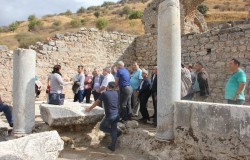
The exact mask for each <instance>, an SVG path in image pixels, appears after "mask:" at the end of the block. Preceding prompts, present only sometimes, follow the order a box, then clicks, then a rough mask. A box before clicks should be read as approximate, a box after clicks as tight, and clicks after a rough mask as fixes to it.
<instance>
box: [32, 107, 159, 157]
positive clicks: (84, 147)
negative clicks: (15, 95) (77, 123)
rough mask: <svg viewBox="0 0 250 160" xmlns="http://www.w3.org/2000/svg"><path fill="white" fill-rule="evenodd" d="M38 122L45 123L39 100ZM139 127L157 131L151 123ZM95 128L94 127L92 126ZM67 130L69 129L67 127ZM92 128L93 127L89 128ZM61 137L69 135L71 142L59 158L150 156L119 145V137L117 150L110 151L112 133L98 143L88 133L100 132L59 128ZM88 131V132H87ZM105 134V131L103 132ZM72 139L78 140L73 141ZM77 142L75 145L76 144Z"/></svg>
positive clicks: (37, 108) (37, 109)
mask: <svg viewBox="0 0 250 160" xmlns="http://www.w3.org/2000/svg"><path fill="white" fill-rule="evenodd" d="M149 112H150V113H152V112H153V109H152V108H151V107H150V108H149ZM36 123H37V124H39V123H40V124H41V125H43V123H44V122H43V121H42V119H41V117H40V112H39V102H38V103H37V104H36ZM139 127H141V128H145V129H147V130H149V131H150V132H155V130H156V128H155V127H153V125H151V124H142V123H139ZM92 129H93V128H92ZM65 130H67V129H65ZM89 130H91V129H89ZM58 132H59V134H60V136H61V137H67V138H68V139H69V141H70V142H69V143H68V144H67V143H65V147H64V150H63V151H62V152H61V153H60V155H59V158H58V159H59V160H148V159H150V158H149V157H148V156H146V155H143V153H139V152H137V151H135V150H132V149H129V148H122V147H120V145H119V139H118V142H117V147H116V150H115V152H112V151H110V150H109V149H108V148H107V146H108V145H109V144H110V142H111V138H110V135H106V136H105V137H104V138H103V139H102V140H101V141H100V143H98V144H96V145H92V144H90V142H89V141H90V138H89V136H88V134H100V133H96V132H98V131H94V132H95V133H90V132H91V131H87V130H85V131H77V132H75V131H72V132H68V131H66V132H65V131H60V130H58ZM87 132H88V133H87ZM102 134H103V133H102ZM72 141H78V142H77V143H76V142H75V143H72ZM74 144H75V146H74Z"/></svg>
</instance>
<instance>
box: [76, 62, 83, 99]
mask: <svg viewBox="0 0 250 160" xmlns="http://www.w3.org/2000/svg"><path fill="white" fill-rule="evenodd" d="M82 71H83V66H82V65H79V66H78V69H77V72H78V74H77V75H76V76H75V79H74V81H75V83H76V84H77V85H79V90H78V91H77V92H76V93H75V96H74V102H77V101H78V102H79V103H81V102H82V101H83V93H84V81H85V76H84V75H83V73H82Z"/></svg>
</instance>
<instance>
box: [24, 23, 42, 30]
mask: <svg viewBox="0 0 250 160" xmlns="http://www.w3.org/2000/svg"><path fill="white" fill-rule="evenodd" d="M42 25H43V22H42V21H40V20H33V21H30V22H29V24H28V28H29V31H35V30H36V28H37V27H41V26H42Z"/></svg>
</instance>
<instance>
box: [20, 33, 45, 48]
mask: <svg viewBox="0 0 250 160" xmlns="http://www.w3.org/2000/svg"><path fill="white" fill-rule="evenodd" d="M15 38H16V40H17V41H18V42H19V47H20V48H28V47H29V46H30V45H32V44H35V43H36V42H38V41H42V40H43V38H42V37H41V36H40V35H37V34H33V33H19V34H17V35H16V36H15Z"/></svg>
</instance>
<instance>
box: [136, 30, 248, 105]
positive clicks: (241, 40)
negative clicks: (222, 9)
mask: <svg viewBox="0 0 250 160" xmlns="http://www.w3.org/2000/svg"><path fill="white" fill-rule="evenodd" d="M249 43H250V27H245V28H238V27H235V28H228V29H222V30H212V31H209V32H205V33H202V34H198V33H197V34H195V33H190V34H186V35H182V62H183V63H192V64H194V63H195V62H197V61H200V62H202V63H204V65H205V69H206V70H207V72H208V74H209V84H210V92H211V96H210V97H209V98H208V99H207V101H209V102H220V103H221V102H224V98H223V95H224V87H225V84H226V81H227V79H228V77H229V75H230V73H228V72H227V69H226V65H227V62H228V61H229V60H230V59H232V58H237V59H239V60H240V62H241V63H242V68H243V69H244V70H245V71H246V73H247V75H248V80H249V79H250V74H249V73H250V64H249V60H250V47H249ZM135 47H136V49H135V50H136V57H137V62H138V64H139V65H140V66H141V67H143V68H146V69H149V70H152V69H153V66H156V65H157V35H143V36H140V37H138V38H136V46H135ZM246 94H248V93H247V92H246ZM247 97H248V95H247Z"/></svg>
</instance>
